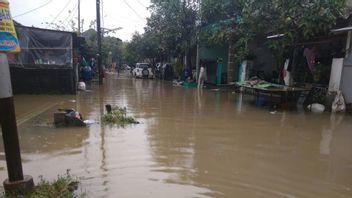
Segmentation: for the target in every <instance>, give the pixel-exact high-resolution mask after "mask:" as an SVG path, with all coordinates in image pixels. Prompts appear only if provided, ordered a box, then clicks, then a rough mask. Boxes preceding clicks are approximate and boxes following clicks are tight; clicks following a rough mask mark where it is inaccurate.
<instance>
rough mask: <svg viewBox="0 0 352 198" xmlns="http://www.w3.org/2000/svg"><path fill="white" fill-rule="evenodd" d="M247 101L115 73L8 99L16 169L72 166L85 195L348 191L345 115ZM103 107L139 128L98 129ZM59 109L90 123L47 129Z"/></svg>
mask: <svg viewBox="0 0 352 198" xmlns="http://www.w3.org/2000/svg"><path fill="white" fill-rule="evenodd" d="M251 100H252V97H250V96H244V95H241V94H237V93H233V92H231V91H222V90H220V91H211V90H203V91H202V92H198V91H197V90H196V89H185V88H183V87H174V86H172V84H171V83H170V82H162V81H158V80H145V79H132V78H130V77H129V76H117V75H116V74H111V75H108V76H107V79H106V81H105V83H104V85H103V86H102V87H99V86H98V85H94V84H93V85H92V86H91V90H90V91H86V92H79V93H78V94H77V95H76V96H72V95H71V96H37V95H20V96H15V105H16V115H17V119H18V122H17V123H18V125H19V127H18V129H19V134H20V143H21V149H22V158H23V168H24V173H25V174H29V175H32V176H33V178H34V179H35V182H38V180H39V179H38V176H40V175H43V176H44V178H46V179H49V180H50V179H55V178H56V177H57V175H60V174H61V175H62V174H65V173H66V170H67V169H70V173H71V174H72V175H73V176H74V177H77V178H79V180H80V181H81V183H82V187H81V189H80V190H81V191H82V192H86V193H87V194H88V197H111V198H115V197H124V198H125V197H131V198H135V197H144V198H145V197H150V198H165V197H168V198H173V197H174V198H179V197H187V198H188V197H190V198H193V197H209V198H210V197H211V198H233V197H270V198H271V197H284V198H286V197H288V198H291V197H312V198H316V197H319V198H331V197H334V198H343V197H352V117H351V116H348V115H339V114H337V115H332V114H330V113H323V114H312V113H306V112H277V113H276V114H271V113H270V112H269V111H268V110H267V109H265V108H257V107H255V106H253V105H252V104H251ZM105 104H112V105H119V106H122V107H126V108H127V112H128V114H129V115H132V116H134V117H135V118H136V119H137V120H138V121H140V122H141V124H138V125H130V126H125V127H116V126H105V125H102V124H101V123H100V118H101V115H102V114H103V113H104V111H105V110H104V106H105ZM57 108H75V109H77V110H78V111H79V112H80V113H81V114H82V115H83V116H84V118H85V119H91V120H95V121H97V122H96V123H95V124H92V125H90V126H88V127H83V128H77V127H73V128H55V127H53V126H52V121H53V115H52V114H53V112H54V111H55V110H56V109H57ZM0 134H1V133H0ZM6 177H7V172H6V162H5V157H4V151H3V144H2V141H1V142H0V179H1V180H2V181H3V180H4V179H5V178H6Z"/></svg>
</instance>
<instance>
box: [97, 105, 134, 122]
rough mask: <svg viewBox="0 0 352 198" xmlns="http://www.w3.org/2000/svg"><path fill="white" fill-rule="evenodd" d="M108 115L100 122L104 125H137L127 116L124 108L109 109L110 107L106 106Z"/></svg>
mask: <svg viewBox="0 0 352 198" xmlns="http://www.w3.org/2000/svg"><path fill="white" fill-rule="evenodd" d="M106 107H107V108H109V109H108V110H109V111H110V110H111V111H110V113H109V112H108V113H106V114H104V116H103V117H102V121H103V122H104V123H105V124H117V125H126V124H139V122H138V121H136V120H135V119H134V118H133V117H131V116H127V109H126V107H124V108H121V107H118V106H114V107H111V106H110V105H106ZM110 108H111V109H110Z"/></svg>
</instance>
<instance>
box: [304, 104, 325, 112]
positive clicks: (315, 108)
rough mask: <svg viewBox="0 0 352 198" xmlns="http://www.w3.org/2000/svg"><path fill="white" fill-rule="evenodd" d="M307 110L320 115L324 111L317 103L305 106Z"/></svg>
mask: <svg viewBox="0 0 352 198" xmlns="http://www.w3.org/2000/svg"><path fill="white" fill-rule="evenodd" d="M307 108H308V109H309V110H310V111H311V112H314V113H321V112H324V111H325V106H324V105H322V104H318V103H313V104H310V105H308V106H307Z"/></svg>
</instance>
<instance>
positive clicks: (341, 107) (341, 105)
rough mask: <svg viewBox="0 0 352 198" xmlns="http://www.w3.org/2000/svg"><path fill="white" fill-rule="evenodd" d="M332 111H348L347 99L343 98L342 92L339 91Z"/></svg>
mask: <svg viewBox="0 0 352 198" xmlns="http://www.w3.org/2000/svg"><path fill="white" fill-rule="evenodd" d="M331 111H332V112H333V113H336V112H345V111H346V103H345V99H344V98H343V95H342V92H341V91H340V90H338V91H337V94H336V96H335V99H334V101H333V102H332V107H331Z"/></svg>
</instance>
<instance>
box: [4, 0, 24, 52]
mask: <svg viewBox="0 0 352 198" xmlns="http://www.w3.org/2000/svg"><path fill="white" fill-rule="evenodd" d="M20 51H21V49H20V46H19V43H18V38H17V35H16V30H15V26H14V25H13V21H12V18H11V14H10V9H9V2H8V1H7V0H0V53H5V52H9V53H18V52H20Z"/></svg>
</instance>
